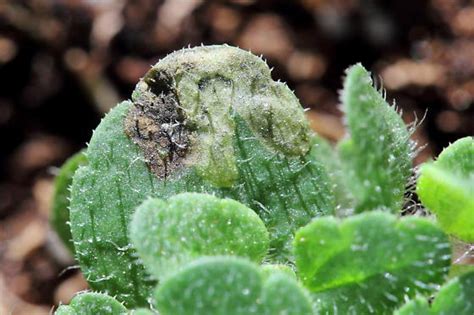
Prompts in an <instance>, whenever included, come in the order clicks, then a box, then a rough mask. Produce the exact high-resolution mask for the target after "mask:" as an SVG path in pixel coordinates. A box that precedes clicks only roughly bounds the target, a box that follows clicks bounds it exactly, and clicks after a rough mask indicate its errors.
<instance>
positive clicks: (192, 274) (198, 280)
mask: <svg viewBox="0 0 474 315" xmlns="http://www.w3.org/2000/svg"><path fill="white" fill-rule="evenodd" d="M155 299H156V307H157V309H158V310H159V312H160V314H161V315H202V314H206V315H250V314H255V315H257V314H258V315H310V314H313V313H312V309H311V304H310V302H309V299H308V297H307V296H306V293H305V292H304V290H303V289H302V288H300V287H299V285H298V283H297V282H296V280H294V279H293V278H291V277H289V276H287V275H286V274H285V273H283V272H275V273H274V274H272V275H269V276H267V277H264V276H263V274H262V272H261V270H260V269H259V268H258V266H257V265H254V264H252V263H250V262H248V261H246V260H243V259H240V258H237V257H209V258H201V259H199V260H197V261H195V262H193V263H191V264H190V265H188V266H187V267H186V268H185V269H183V270H182V271H181V272H179V273H177V274H176V275H174V276H173V277H171V278H169V279H167V280H166V281H165V282H164V283H163V284H162V285H161V286H160V287H158V289H157V291H156V293H155Z"/></svg>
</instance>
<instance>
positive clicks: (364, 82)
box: [340, 64, 413, 212]
mask: <svg viewBox="0 0 474 315" xmlns="http://www.w3.org/2000/svg"><path fill="white" fill-rule="evenodd" d="M341 102H342V105H343V109H344V111H345V114H346V120H347V127H348V129H349V133H350V135H349V138H347V139H345V140H344V141H343V142H342V143H341V144H340V154H341V158H342V160H343V162H344V163H343V165H344V173H345V174H346V176H345V177H346V179H347V185H348V187H349V188H350V190H351V191H352V193H353V194H354V197H355V199H356V203H357V206H356V211H357V212H361V211H366V210H371V209H375V208H378V207H385V208H387V209H389V210H391V211H392V212H399V211H400V209H401V206H402V203H403V196H404V193H405V186H406V185H407V182H408V179H409V177H410V176H411V169H412V155H413V153H412V146H413V145H412V143H411V141H410V133H409V131H408V130H407V128H406V126H405V124H404V123H403V120H402V118H401V117H400V115H399V114H398V113H397V112H396V110H395V107H394V106H390V105H388V104H387V102H386V101H385V99H384V97H383V96H382V95H381V93H379V92H378V91H377V90H376V89H375V88H374V87H373V84H372V80H371V78H370V73H369V72H367V70H365V69H364V67H363V66H362V65H360V64H356V65H354V66H352V67H350V68H349V69H348V70H347V76H346V79H345V81H344V89H343V91H342V96H341Z"/></svg>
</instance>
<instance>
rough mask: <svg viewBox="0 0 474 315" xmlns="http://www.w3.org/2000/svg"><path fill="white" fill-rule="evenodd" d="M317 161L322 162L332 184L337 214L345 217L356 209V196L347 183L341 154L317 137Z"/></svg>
mask: <svg viewBox="0 0 474 315" xmlns="http://www.w3.org/2000/svg"><path fill="white" fill-rule="evenodd" d="M314 141H315V144H316V150H315V154H316V156H317V159H318V160H319V161H321V164H322V165H323V167H324V169H325V171H326V173H328V175H329V179H330V182H331V190H332V194H333V195H334V196H335V200H336V212H337V215H338V216H339V215H340V216H345V215H346V213H345V212H348V211H350V210H352V209H353V207H354V196H353V195H352V192H351V191H350V189H349V187H348V185H347V183H346V177H347V174H345V172H344V168H343V165H342V161H341V157H340V152H339V151H338V150H337V149H336V148H333V147H332V145H331V144H330V143H329V142H328V141H327V140H325V139H324V138H322V137H320V136H318V135H316V136H315V140H314Z"/></svg>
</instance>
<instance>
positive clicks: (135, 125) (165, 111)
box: [124, 71, 190, 179]
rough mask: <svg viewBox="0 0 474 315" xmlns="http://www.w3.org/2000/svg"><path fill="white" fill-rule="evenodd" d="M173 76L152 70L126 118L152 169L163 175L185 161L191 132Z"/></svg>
mask: <svg viewBox="0 0 474 315" xmlns="http://www.w3.org/2000/svg"><path fill="white" fill-rule="evenodd" d="M171 82H172V81H171V79H170V78H169V76H167V75H166V74H163V73H156V72H154V71H150V73H149V74H148V75H147V76H146V77H145V78H144V79H143V80H142V82H141V83H140V84H141V85H139V86H140V89H141V91H140V96H139V97H138V98H137V99H135V100H134V105H133V107H132V108H131V110H130V111H129V114H128V115H127V117H126V119H125V125H124V127H125V132H126V134H127V135H128V137H130V139H132V141H133V142H134V143H135V144H137V145H138V146H139V147H140V149H141V150H142V151H143V154H144V156H145V159H146V163H147V165H148V167H149V168H150V170H151V171H152V172H153V173H154V174H155V175H156V176H158V177H159V178H160V179H166V178H167V177H168V176H169V174H171V173H172V172H173V171H174V170H176V169H178V168H179V167H181V166H182V165H183V160H184V157H185V156H186V153H187V151H188V148H189V142H190V132H189V130H188V129H187V128H186V126H185V119H184V116H183V114H182V113H181V112H180V110H179V102H178V98H177V96H176V93H175V91H174V89H173V87H172V83H171Z"/></svg>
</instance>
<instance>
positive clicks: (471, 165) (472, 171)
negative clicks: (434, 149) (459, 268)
mask: <svg viewBox="0 0 474 315" xmlns="http://www.w3.org/2000/svg"><path fill="white" fill-rule="evenodd" d="M417 193H418V195H419V197H420V199H421V202H422V203H423V204H424V205H425V206H426V207H427V208H428V209H430V210H431V211H433V212H434V213H435V214H436V217H437V219H438V221H439V223H440V225H441V227H442V228H443V229H444V230H445V231H446V232H447V233H450V234H452V235H454V236H456V237H458V238H460V239H462V240H464V241H466V242H474V139H473V137H465V138H462V139H459V140H458V141H456V142H455V143H453V144H451V145H450V146H449V147H447V148H446V149H444V150H443V152H442V153H441V154H440V155H439V157H438V159H437V160H436V161H435V162H433V163H427V164H424V165H423V166H422V168H421V176H420V178H419V180H418V184H417Z"/></svg>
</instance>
